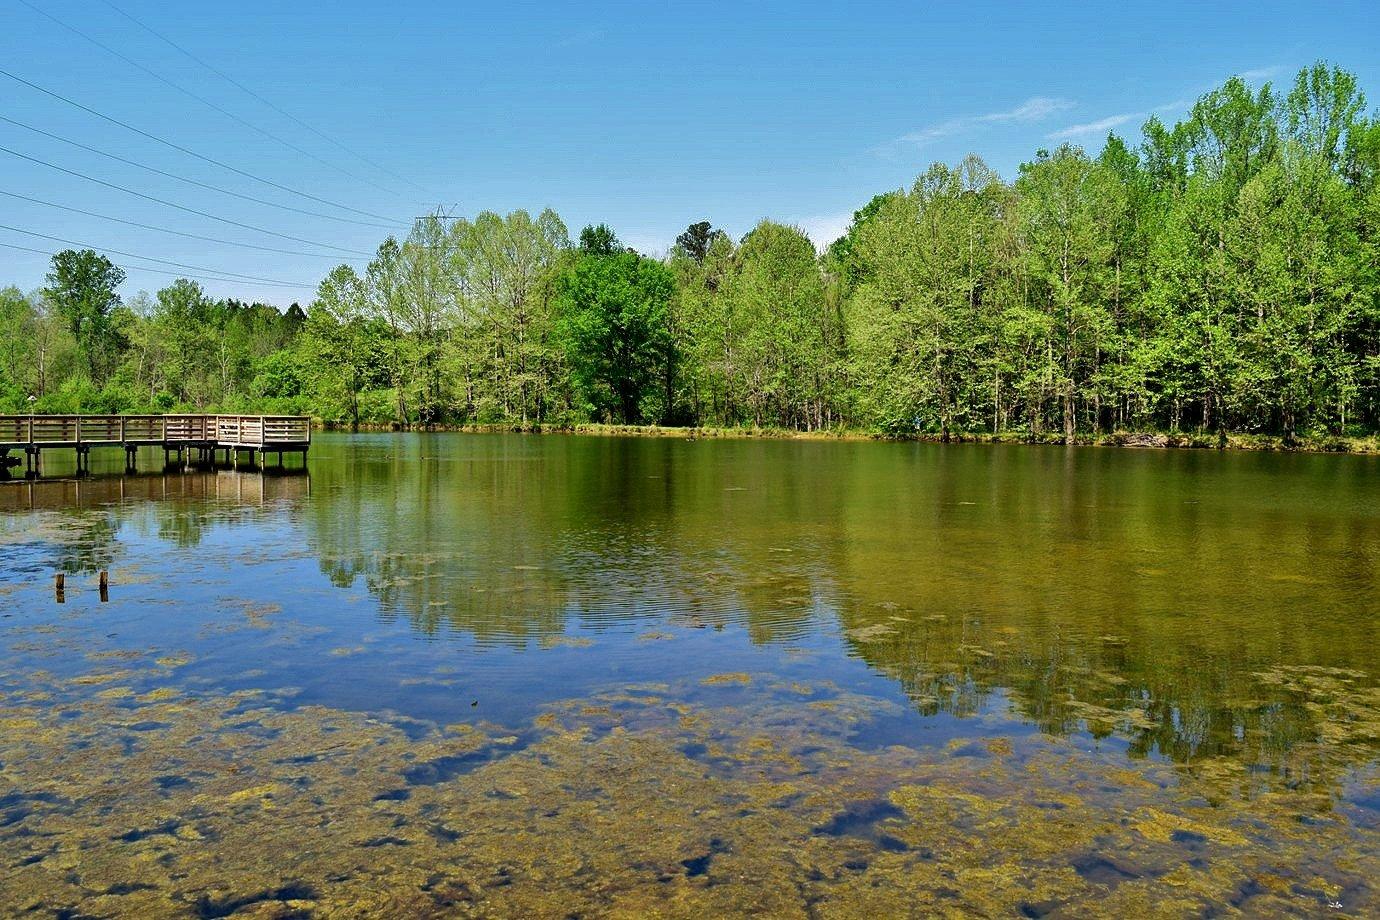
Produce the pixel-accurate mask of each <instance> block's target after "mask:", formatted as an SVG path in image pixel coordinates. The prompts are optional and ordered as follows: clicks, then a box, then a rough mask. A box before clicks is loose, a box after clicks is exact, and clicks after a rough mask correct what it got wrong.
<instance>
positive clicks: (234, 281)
mask: <svg viewBox="0 0 1380 920" xmlns="http://www.w3.org/2000/svg"><path fill="white" fill-rule="evenodd" d="M0 246H3V247H5V248H6V249H17V250H19V251H20V252H32V253H36V254H38V255H40V256H51V255H52V253H51V252H48V251H47V250H46V249H34V248H33V247H32V246H17V245H15V244H14V243H0ZM133 267H134V268H135V269H137V270H138V271H141V272H150V273H152V274H155V275H168V276H169V277H172V278H185V277H187V273H186V272H170V271H164V270H162V269H159V268H145V267H143V266H142V265H135V266H133ZM201 277H202V280H203V281H228V282H230V283H232V284H243V283H244V282H242V281H239V280H238V279H236V278H217V277H214V276H213V275H209V274H203V275H202V276H201ZM293 287H296V285H293Z"/></svg>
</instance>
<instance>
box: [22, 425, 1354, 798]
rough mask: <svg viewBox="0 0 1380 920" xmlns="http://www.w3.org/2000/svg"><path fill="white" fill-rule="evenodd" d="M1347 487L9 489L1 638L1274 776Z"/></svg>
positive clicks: (515, 458)
mask: <svg viewBox="0 0 1380 920" xmlns="http://www.w3.org/2000/svg"><path fill="white" fill-rule="evenodd" d="M1371 466H1373V464H1372V463H1371V462H1370V459H1369V458H1333V457H1308V458H1301V457H1289V456H1269V457H1260V456H1257V457H1247V456H1240V455H1225V456H1224V455H1220V454H1193V455H1190V454H1174V453H1153V454H1145V453H1134V452H1127V451H1121V452H1118V451H1091V450H1084V451H1064V450H1059V449H1051V450H1043V449H1037V450H1020V449H1001V448H997V449H989V448H962V447H958V448H953V447H951V448H947V449H939V448H934V447H925V446H915V445H886V444H828V443H823V444H820V443H794V444H793V443H780V442H760V443H754V442H720V443H687V442H684V441H680V440H675V439H668V440H620V439H583V438H546V439H541V438H528V437H502V436H498V437H483V436H465V437H455V436H444V435H438V436H431V437H409V436H387V435H383V436H363V437H358V438H353V439H347V438H343V437H330V436H327V437H324V438H322V439H321V440H320V443H318V445H317V448H316V450H315V452H314V454H313V457H312V463H311V475H310V477H308V476H305V475H286V476H266V477H264V476H258V475H256V474H243V475H241V474H233V473H228V472H222V473H219V474H214V473H212V474H206V473H200V474H190V475H171V476H157V475H156V476H147V477H139V478H134V479H124V478H120V477H111V478H109V479H101V478H97V479H95V480H90V481H87V482H85V483H81V484H79V485H78V484H74V483H57V482H50V483H40V484H37V485H31V484H26V483H12V484H7V485H5V486H4V488H5V489H7V490H10V491H9V492H8V493H5V494H3V495H0V501H3V502H4V503H5V504H4V507H7V508H9V509H11V510H12V512H13V513H12V514H11V515H9V516H8V517H7V518H6V519H5V523H4V530H3V531H0V539H3V541H4V543H3V544H0V545H2V546H3V549H4V553H5V559H6V563H5V566H4V569H3V574H0V587H2V588H3V590H4V591H5V596H6V601H7V602H8V606H10V608H11V611H12V612H11V613H10V614H9V615H8V616H7V617H6V619H5V620H4V621H0V622H4V623H5V624H6V631H5V637H6V644H5V648H6V649H7V656H8V657H9V658H10V661H11V662H13V663H14V664H15V666H17V667H18V666H23V665H24V664H25V663H26V661H27V659H29V658H31V657H33V658H38V659H42V660H43V662H44V665H43V666H44V667H45V668H48V669H50V670H54V671H55V672H58V673H62V672H70V673H76V672H77V671H79V670H80V669H81V668H82V667H84V666H85V658H84V656H74V655H71V654H70V651H71V650H72V649H77V648H79V649H82V650H83V652H84V654H105V653H113V652H117V651H119V650H122V649H123V650H129V651H145V650H148V649H161V650H165V651H170V652H178V653H184V652H185V653H188V654H189V655H190V656H191V657H192V659H193V663H192V664H190V665H188V666H187V667H186V668H185V669H182V670H181V671H180V672H179V679H180V680H183V681H186V682H188V683H189V684H192V685H196V686H200V687H206V688H220V689H242V688H264V689H276V688H284V687H290V688H294V690H295V691H296V696H295V700H297V701H298V702H299V703H303V704H306V703H321V704H324V705H330V706H336V707H342V708H347V709H355V710H360V711H375V710H386V711H390V712H394V713H397V714H400V715H404V716H407V717H409V718H414V719H423V720H430V721H435V722H437V723H442V724H443V723H446V722H450V721H455V720H457V719H463V718H475V717H478V716H480V715H482V716H483V717H485V718H489V719H495V720H500V721H509V722H513V723H518V722H521V721H523V720H525V719H529V718H531V717H532V715H533V714H534V713H535V712H537V711H539V710H540V709H541V707H542V706H543V705H544V704H546V703H548V702H550V701H553V700H558V699H567V698H572V697H579V696H583V695H588V694H592V693H596V692H599V691H601V690H606V689H609V688H614V687H618V686H620V685H623V684H628V683H642V682H653V681H659V680H667V679H676V680H681V681H683V682H684V685H685V686H689V687H694V686H697V684H696V681H697V680H698V679H699V678H701V677H704V676H708V675H710V674H714V673H718V672H722V671H747V672H752V673H770V674H773V675H776V676H779V677H781V678H783V679H788V680H789V679H813V680H827V681H831V682H833V683H834V684H836V685H838V686H840V687H843V688H847V689H851V690H857V691H860V692H865V693H868V694H871V695H874V696H878V697H881V698H885V699H890V700H894V701H897V702H901V703H905V706H904V709H903V714H902V715H899V716H888V717H886V718H884V719H882V720H879V722H878V724H877V725H874V726H873V727H872V728H870V729H869V731H870V732H871V733H872V735H874V736H875V737H876V739H879V740H885V741H887V742H899V743H906V744H927V743H933V742H934V739H945V740H946V739H948V738H951V737H953V736H954V734H956V733H957V734H962V733H965V732H966V733H969V734H973V735H975V736H976V735H981V734H985V733H990V732H991V731H1001V732H1010V731H1012V730H1013V729H1019V730H1021V731H1030V730H1035V729H1041V730H1045V731H1052V732H1056V733H1060V734H1069V733H1074V734H1076V735H1079V736H1081V737H1084V738H1087V739H1089V741H1090V742H1091V740H1092V739H1094V738H1103V739H1107V740H1106V741H1104V742H1102V743H1103V744H1104V745H1105V744H1107V743H1112V744H1114V745H1115V746H1118V747H1120V746H1122V745H1125V746H1126V749H1127V750H1128V751H1129V752H1130V753H1133V754H1135V755H1136V756H1146V755H1149V756H1165V755H1167V756H1169V757H1170V758H1171V759H1173V760H1179V761H1184V760H1187V761H1191V760H1193V759H1195V758H1198V757H1202V756H1208V755H1212V754H1226V755H1229V756H1233V757H1236V758H1238V759H1241V760H1243V761H1244V762H1247V763H1249V764H1250V765H1251V766H1252V767H1253V768H1263V769H1264V770H1265V772H1271V771H1274V770H1277V769H1278V768H1279V767H1280V766H1281V765H1282V764H1283V763H1284V762H1285V760H1286V759H1287V753H1288V751H1289V750H1290V748H1291V747H1292V746H1293V745H1294V744H1295V742H1298V741H1304V740H1312V739H1314V738H1315V737H1316V736H1317V734H1318V719H1319V714H1318V712H1317V710H1316V709H1315V708H1314V709H1310V708H1309V707H1308V706H1307V705H1305V701H1304V700H1303V699H1301V698H1300V697H1299V695H1298V693H1297V689H1298V688H1297V687H1296V686H1295V684H1294V683H1292V682H1290V681H1288V680H1263V679H1261V677H1260V675H1261V674H1262V673H1267V672H1270V670H1271V669H1275V668H1285V669H1288V668H1296V667H1303V668H1340V669H1343V670H1344V671H1346V672H1348V673H1349V674H1350V675H1351V676H1349V677H1347V678H1346V679H1347V680H1348V681H1349V682H1351V683H1353V684H1357V685H1359V686H1372V685H1373V683H1374V675H1373V674H1372V673H1371V671H1370V666H1371V661H1370V658H1369V654H1368V652H1367V651H1366V649H1367V648H1368V647H1370V646H1369V642H1370V640H1372V639H1373V638H1374V635H1373V634H1374V622H1373V617H1372V616H1371V615H1369V614H1367V613H1365V612H1364V611H1365V610H1367V609H1374V606H1373V605H1371V606H1370V607H1367V606H1366V605H1367V604H1369V603H1370V602H1373V601H1376V600H1380V598H1377V597H1376V596H1375V595H1376V589H1375V580H1374V578H1373V577H1372V576H1373V575H1374V574H1375V563H1376V560H1377V559H1380V521H1377V515H1376V509H1377V507H1380V504H1378V502H1380V498H1378V497H1377V496H1378V495H1380V489H1377V487H1375V486H1373V485H1372V480H1371V479H1370V471H1371ZM28 509H32V510H28ZM107 567H108V568H111V569H112V570H113V571H114V573H115V579H114V587H113V589H112V597H111V601H110V603H108V604H101V603H98V602H97V599H96V597H95V592H94V590H92V585H91V584H88V582H92V581H93V574H92V573H94V571H95V570H96V569H98V568H107ZM55 569H64V570H67V571H70V572H72V573H74V574H73V575H72V576H71V577H70V579H69V587H68V593H67V601H66V604H65V605H63V606H61V607H59V606H57V605H55V604H54V603H53V601H52V598H51V596H50V595H51V585H50V581H49V579H50V578H51V573H52V572H53V571H54V570H55ZM1305 605H1306V606H1305ZM1305 609H1306V610H1307V612H1308V615H1307V617H1300V615H1299V614H1300V611H1301V610H1305ZM40 624H42V625H43V628H44V629H52V630H55V631H54V632H45V633H39V634H34V633H33V632H32V630H33V628H34V627H36V626H39V625H40ZM40 637H46V638H42V639H41V640H40ZM59 639H60V642H59V641H58V640H59ZM476 702H477V703H478V706H475V705H474V704H475V703H476ZM978 716H981V717H982V718H977V717H978ZM1112 739H1115V740H1112ZM1352 755H1353V757H1354V758H1355V759H1358V760H1360V761H1362V762H1364V761H1366V760H1367V759H1373V751H1369V752H1368V751H1365V750H1360V751H1352Z"/></svg>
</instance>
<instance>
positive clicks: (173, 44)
mask: <svg viewBox="0 0 1380 920" xmlns="http://www.w3.org/2000/svg"><path fill="white" fill-rule="evenodd" d="M102 2H103V3H105V5H106V6H108V7H110V8H111V9H112V10H114V11H115V12H117V13H119V14H120V15H121V16H123V17H125V18H126V19H128V20H129V21H130V22H132V23H134V24H135V25H136V26H138V27H139V28H141V29H143V30H144V31H145V32H147V33H149V34H150V35H152V36H153V37H154V38H156V39H158V40H159V41H161V42H163V43H164V44H166V45H169V46H171V47H172V48H174V49H176V50H177V51H179V52H181V53H182V54H184V55H186V56H187V57H188V58H190V59H191V60H192V61H194V62H195V63H197V64H199V65H200V66H202V67H204V68H206V69H207V70H209V71H211V73H213V74H215V75H216V76H218V77H220V78H221V79H222V80H225V81H226V82H227V83H229V84H230V85H232V86H234V87H236V88H237V89H239V90H240V91H241V92H244V93H246V94H248V95H249V96H252V97H253V98H255V99H257V100H258V101H259V102H262V103H263V104H264V105H266V106H268V107H269V108H270V109H272V110H273V111H275V112H277V113H278V114H279V115H281V116H283V117H284V118H286V119H288V120H289V121H292V122H294V123H295V124H297V125H298V126H300V127H302V128H305V129H306V130H308V131H310V132H311V133H312V134H315V135H316V136H317V137H319V138H321V139H322V140H324V141H327V142H328V143H330V144H333V145H335V146H336V147H338V148H340V149H341V150H343V151H345V152H346V153H348V154H350V155H351V156H353V157H355V158H356V159H358V160H360V161H362V162H364V163H367V164H368V165H370V166H372V167H374V168H375V169H377V170H378V171H379V172H381V173H385V174H387V175H389V176H392V177H393V178H394V179H397V180H398V181H399V182H405V183H407V184H408V185H410V186H412V187H413V188H415V189H416V190H417V191H419V192H422V193H423V194H426V193H427V190H426V189H425V188H423V187H422V186H420V185H418V184H417V183H416V182H413V181H412V180H411V179H408V178H406V177H404V176H400V175H398V174H397V173H395V172H393V171H392V170H391V169H388V168H386V167H384V166H380V165H379V164H378V163H375V162H374V161H373V160H371V159H369V158H368V157H366V156H365V155H364V154H362V153H360V152H359V151H357V150H354V149H352V148H350V147H347V146H345V145H344V144H342V143H341V142H340V141H338V140H336V139H335V138H333V137H331V136H330V135H329V134H326V133H324V132H322V131H319V130H317V129H316V128H314V127H312V126H311V125H310V124H308V123H307V122H305V121H303V120H302V119H300V118H298V117H297V116H296V115H293V114H292V113H291V112H286V111H284V110H283V109H281V108H279V107H278V106H276V105H274V104H273V103H272V102H270V101H269V100H267V99H265V98H264V97H263V96H261V95H259V94H258V93H256V92H254V90H252V89H250V88H249V87H247V86H245V85H244V84H243V83H241V82H240V81H239V80H236V79H235V78H234V77H232V76H230V75H229V74H227V73H225V72H224V71H222V70H220V69H218V68H216V67H214V66H213V65H211V64H208V63H207V62H206V61H203V60H202V59H201V58H199V57H197V56H196V55H195V54H192V52H190V51H188V50H187V49H186V48H184V47H182V46H181V45H179V44H178V43H177V42H175V41H173V40H172V39H171V38H168V37H167V36H166V35H164V34H162V33H161V32H158V31H155V30H154V28H153V27H152V26H150V25H148V24H146V23H144V22H142V21H141V20H139V19H136V18H134V16H132V15H131V14H129V13H127V12H125V11H124V10H123V9H121V8H120V7H118V6H116V5H115V4H113V3H111V2H110V0H102Z"/></svg>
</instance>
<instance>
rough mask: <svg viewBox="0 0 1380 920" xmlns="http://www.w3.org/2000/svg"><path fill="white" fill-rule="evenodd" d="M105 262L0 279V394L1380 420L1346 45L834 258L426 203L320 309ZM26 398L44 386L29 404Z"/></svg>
mask: <svg viewBox="0 0 1380 920" xmlns="http://www.w3.org/2000/svg"><path fill="white" fill-rule="evenodd" d="M122 281H123V273H122V272H121V271H120V269H119V268H117V267H116V266H114V265H113V264H112V263H110V262H109V260H107V259H105V258H104V257H103V256H99V255H97V254H96V253H93V252H89V251H86V252H74V251H67V252H63V253H59V254H58V255H57V256H55V257H54V260H53V269H52V271H51V272H50V273H49V276H48V278H47V285H46V286H45V287H44V288H43V289H42V290H41V291H39V292H37V293H36V294H34V295H30V296H25V295H23V294H21V293H20V292H18V291H17V290H14V289H9V290H6V291H4V292H3V294H0V343H3V346H2V347H3V349H4V351H3V353H0V370H3V373H4V376H3V380H2V381H0V411H27V410H26V407H27V406H30V405H36V406H38V407H40V411H42V410H43V409H48V410H50V411H78V410H84V411H122V410H125V411H130V410H138V411H166V410H168V409H173V408H198V409H200V408H223V409H226V410H234V409H249V408H254V409H258V410H263V411H291V412H307V413H311V414H314V415H317V416H319V417H321V418H323V419H327V420H332V421H338V422H345V423H352V424H389V423H396V424H422V425H429V424H441V423H494V424H504V425H510V424H511V425H538V424H545V425H564V424H574V423H579V422H586V421H602V422H614V423H629V424H647V423H655V424H664V425H715V426H771V427H782V428H791V429H802V430H815V429H830V428H839V427H848V428H859V429H868V430H877V431H884V432H887V433H891V434H898V435H900V434H907V433H914V432H925V433H933V434H937V435H941V436H947V435H949V434H957V433H969V432H992V433H1001V432H1021V433H1026V434H1029V435H1033V436H1046V437H1049V436H1054V437H1058V436H1063V437H1065V438H1073V437H1075V436H1077V435H1078V434H1080V433H1086V432H1099V431H1101V432H1108V431H1117V430H1121V431H1134V430H1139V431H1145V430H1161V431H1186V430H1192V431H1201V432H1225V431H1229V430H1230V431H1243V432H1269V433H1275V434H1283V435H1285V436H1295V435H1302V434H1331V435H1345V434H1360V433H1371V432H1374V431H1375V430H1376V429H1377V427H1380V117H1377V116H1376V115H1375V114H1374V113H1369V112H1367V111H1366V108H1365V100H1364V96H1363V94H1362V93H1361V91H1360V89H1359V87H1358V86H1357V81H1356V79H1355V78H1354V76H1352V75H1351V74H1349V73H1347V72H1345V71H1343V70H1341V69H1338V68H1335V67H1330V66H1328V65H1325V64H1321V63H1320V64H1316V65H1314V66H1312V67H1309V68H1307V69H1305V70H1303V71H1301V72H1300V73H1299V74H1298V76H1297V78H1296V79H1295V80H1294V81H1293V83H1292V85H1291V86H1289V87H1287V89H1283V90H1277V89H1276V88H1275V87H1273V86H1272V85H1269V84H1266V85H1265V86H1263V87H1262V88H1260V89H1254V90H1253V89H1252V88H1251V87H1249V86H1248V85H1247V84H1246V83H1245V82H1243V81H1242V80H1240V79H1235V78H1233V79H1231V80H1229V81H1227V82H1226V83H1225V84H1224V85H1223V86H1221V87H1220V88H1218V89H1215V90H1213V91H1212V92H1209V93H1207V94H1206V95H1204V96H1203V97H1202V98H1200V99H1199V100H1198V101H1197V103H1196V104H1195V105H1194V106H1193V108H1192V110H1191V111H1190V112H1189V113H1188V115H1187V116H1186V117H1185V118H1184V119H1183V120H1182V121H1179V122H1178V123H1176V124H1174V125H1172V126H1169V125H1166V124H1163V123H1161V122H1160V121H1159V119H1157V118H1155V117H1152V118H1151V119H1150V120H1149V121H1148V122H1147V123H1146V124H1145V125H1144V127H1143V130H1142V141H1141V142H1140V143H1139V144H1138V145H1135V146H1132V145H1130V144H1128V143H1127V142H1126V141H1125V140H1123V139H1121V138H1120V137H1117V136H1116V135H1110V136H1109V137H1108V139H1107V141H1106V143H1105V145H1104V146H1103V147H1102V149H1101V151H1100V152H1099V153H1097V154H1096V155H1095V156H1094V155H1091V154H1089V153H1087V152H1085V151H1084V150H1082V149H1080V148H1078V147H1074V146H1071V145H1063V146H1060V147H1058V148H1057V149H1053V150H1039V151H1037V152H1036V154H1035V156H1034V157H1033V158H1032V159H1031V160H1030V161H1029V162H1027V163H1024V164H1023V165H1022V166H1021V167H1020V169H1019V171H1018V174H1017V175H1016V177H1015V178H1014V180H1013V181H1005V180H1003V178H1002V177H1001V176H999V175H998V174H997V173H996V172H995V171H994V170H992V169H991V168H990V167H988V166H987V165H986V164H985V163H983V161H982V160H981V159H979V158H977V157H975V156H969V157H967V158H965V159H964V160H962V161H961V162H959V163H957V164H953V165H945V164H936V165H934V166H932V167H930V168H929V169H928V170H927V171H926V172H925V173H924V174H922V175H921V176H919V177H918V178H917V179H916V180H915V182H914V184H913V185H911V186H910V187H909V188H904V189H899V190H896V191H892V192H887V193H885V194H881V195H878V196H876V197H875V198H873V199H872V201H870V202H868V203H867V205H865V206H864V207H863V208H862V209H860V210H859V211H858V212H857V213H856V214H855V215H854V220H853V222H852V224H851V226H850V228H849V229H848V232H847V233H846V235H845V236H843V237H842V238H841V239H839V240H837V241H835V242H834V243H833V244H832V245H830V246H829V247H828V249H827V250H826V251H824V252H823V253H818V252H817V251H816V249H815V247H814V245H813V244H812V243H811V242H810V240H809V239H808V238H807V237H806V236H805V234H804V233H803V232H802V231H801V230H800V229H798V228H796V227H792V226H788V225H785V224H781V223H777V222H774V221H770V220H764V221H762V222H761V223H759V224H758V225H757V226H756V227H754V228H753V229H752V230H751V231H750V232H749V233H748V234H746V235H745V236H744V237H742V238H741V239H739V240H736V241H735V240H734V239H732V238H731V237H730V236H729V235H727V234H726V233H724V232H722V231H720V230H717V229H715V228H714V227H713V226H712V225H711V224H710V223H709V222H707V221H701V222H699V223H696V224H693V225H691V226H690V227H688V228H687V229H686V231H685V232H684V233H682V234H681V235H680V236H679V237H678V238H677V239H676V242H675V245H674V246H673V247H672V249H671V251H670V253H669V254H668V255H667V256H665V257H664V258H650V257H648V256H645V255H642V254H639V253H637V252H634V251H632V250H631V249H628V248H626V247H624V246H623V245H622V244H621V243H620V242H619V241H618V239H617V236H616V235H615V234H614V232H613V231H612V230H610V229H609V228H608V227H606V226H603V225H600V226H591V227H586V228H585V229H584V230H583V231H581V233H580V234H579V235H578V237H577V238H575V239H572V238H571V237H570V234H569V231H568V230H567V228H566V226H565V224H564V223H563V222H562V221H561V219H560V218H559V217H558V216H557V215H556V214H555V213H554V212H552V211H549V210H547V211H543V212H542V213H541V214H539V215H537V216H535V217H533V216H532V215H531V214H529V213H528V212H525V211H515V212H513V213H511V214H508V215H506V216H504V215H499V214H495V213H490V212H485V213H482V214H479V215H478V216H477V217H475V218H474V219H472V220H470V219H463V220H452V219H447V218H444V217H442V216H440V215H437V216H434V217H429V218H425V219H422V220H419V221H417V222H416V224H415V225H414V227H413V228H412V230H411V232H410V233H409V234H408V236H407V237H406V238H405V239H393V238H390V239H387V240H385V241H384V242H383V243H382V245H380V246H379V248H378V251H377V253H376V255H375V257H374V258H373V259H372V260H371V261H370V262H369V263H368V265H367V266H366V267H365V268H363V269H362V270H357V269H355V268H353V267H351V266H348V265H342V266H340V267H338V268H336V269H334V270H332V271H331V272H330V273H329V274H328V275H327V276H326V278H325V279H324V280H323V281H322V282H321V284H320V287H319V289H318V291H317V294H316V298H315V300H314V301H313V302H312V303H311V304H310V305H309V308H308V309H307V310H305V311H303V310H301V309H300V308H298V307H297V306H296V305H294V306H293V307H292V308H291V309H289V310H288V311H286V312H285V313H284V312H280V311H278V310H276V309H274V308H272V307H267V306H264V305H260V304H244V303H239V302H236V301H217V300H212V299H211V298H208V297H207V296H206V295H205V294H204V293H203V292H202V290H201V289H200V288H199V287H198V286H197V285H196V284H195V283H193V282H190V281H186V280H179V281H177V282H175V283H174V284H172V285H171V286H169V287H168V288H165V289H163V290H161V291H159V292H158V293H157V294H156V295H155V296H154V297H151V298H150V297H146V296H143V295H141V296H140V297H138V298H134V299H133V301H132V302H130V303H128V304H126V303H122V302H121V300H120V298H119V297H118V296H117V295H116V293H115V290H116V288H117V287H118V286H119V284H120V283H121V282H122ZM30 396H32V397H34V399H33V400H32V401H30V400H29V397H30Z"/></svg>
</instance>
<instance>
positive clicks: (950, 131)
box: [898, 96, 1074, 147]
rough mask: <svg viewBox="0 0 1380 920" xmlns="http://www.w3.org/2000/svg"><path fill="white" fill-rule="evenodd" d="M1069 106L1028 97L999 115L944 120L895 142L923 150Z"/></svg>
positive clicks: (1065, 101)
mask: <svg viewBox="0 0 1380 920" xmlns="http://www.w3.org/2000/svg"><path fill="white" fill-rule="evenodd" d="M1073 106H1074V103H1073V101H1072V100H1069V99H1059V98H1056V97H1052V96H1032V97H1030V98H1029V99H1027V100H1026V101H1025V102H1022V103H1021V104H1020V105H1018V106H1016V107H1015V108H1013V109H1007V110H1005V111H1000V112H986V113H984V114H981V115H964V116H961V117H959V118H950V119H949V120H947V121H941V122H938V123H936V124H933V125H928V126H926V127H924V128H919V129H917V130H915V131H911V132H909V133H907V134H904V135H902V136H901V137H900V138H898V143H900V144H903V145H908V146H912V147H923V146H924V145H926V144H929V143H931V142H933V141H936V140H939V139H940V138H944V137H953V136H954V135H956V134H963V133H965V132H968V131H972V130H973V129H975V128H980V127H982V126H984V125H994V124H1021V123H1029V122H1035V121H1040V120H1041V119H1044V118H1048V117H1049V116H1051V115H1053V114H1055V113H1057V112H1063V111H1066V110H1068V109H1071V108H1073Z"/></svg>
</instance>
